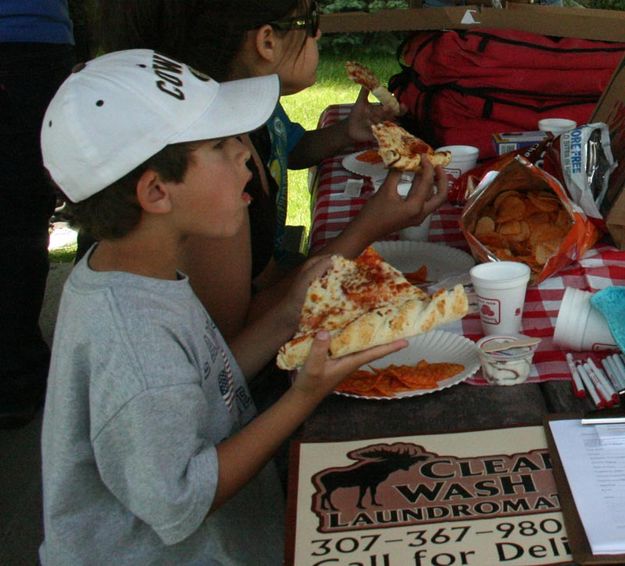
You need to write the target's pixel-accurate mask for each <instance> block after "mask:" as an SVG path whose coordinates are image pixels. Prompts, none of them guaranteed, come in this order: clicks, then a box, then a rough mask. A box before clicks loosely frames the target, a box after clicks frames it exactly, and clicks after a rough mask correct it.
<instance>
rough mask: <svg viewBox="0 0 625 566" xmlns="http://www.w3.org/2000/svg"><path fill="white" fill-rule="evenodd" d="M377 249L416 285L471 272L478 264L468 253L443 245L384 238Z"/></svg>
mask: <svg viewBox="0 0 625 566" xmlns="http://www.w3.org/2000/svg"><path fill="white" fill-rule="evenodd" d="M373 248H374V249H375V250H376V251H377V252H378V253H379V254H380V255H381V256H382V257H383V258H384V261H386V262H387V263H390V264H391V265H392V266H393V267H394V268H395V269H398V270H399V271H401V272H402V273H403V275H404V277H406V279H408V281H410V282H411V283H414V284H423V283H429V284H433V283H437V282H439V281H441V280H443V279H446V278H448V277H451V276H453V275H460V274H462V273H467V272H468V271H469V269H471V268H472V267H473V266H474V265H475V259H473V257H472V256H471V255H469V254H468V253H466V252H464V251H462V250H459V249H458V248H452V247H450V246H444V245H442V244H433V243H430V242H415V241H409V240H394V241H391V240H388V241H387V240H384V241H381V242H375V243H374V244H373Z"/></svg>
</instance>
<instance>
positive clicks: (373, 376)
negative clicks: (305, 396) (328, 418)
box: [335, 330, 480, 400]
mask: <svg viewBox="0 0 625 566" xmlns="http://www.w3.org/2000/svg"><path fill="white" fill-rule="evenodd" d="M408 342H409V345H408V347H407V348H404V349H403V350H400V351H399V352H394V353H392V354H389V355H388V356H385V357H384V358H380V359H379V360H375V361H374V362H371V363H370V364H367V366H363V367H361V368H360V369H359V370H358V371H356V372H355V373H353V374H352V375H350V376H348V377H347V378H346V379H345V380H344V381H343V382H342V383H341V384H340V385H339V386H338V387H337V389H336V390H335V393H336V394H338V395H345V396H347V397H357V398H359V399H370V400H382V399H403V398H405V397H414V396H416V395H426V394H428V393H434V392H436V391H441V390H442V389H447V388H448V387H452V386H454V385H458V384H459V383H462V382H463V381H465V380H466V379H468V378H469V377H471V376H472V375H473V374H474V373H475V372H476V371H477V370H478V368H479V367H480V358H479V354H478V348H477V346H476V345H475V343H474V342H472V341H471V340H469V339H468V338H465V337H464V336H458V335H457V334H452V333H451V332H444V331H442V330H433V331H432V332H428V333H426V334H421V335H418V336H413V337H411V338H409V339H408Z"/></svg>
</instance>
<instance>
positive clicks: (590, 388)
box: [576, 364, 605, 408]
mask: <svg viewBox="0 0 625 566" xmlns="http://www.w3.org/2000/svg"><path fill="white" fill-rule="evenodd" d="M576 369H577V372H578V374H579V376H580V377H581V378H582V381H583V383H584V387H585V388H586V391H587V392H588V395H590V398H591V399H592V401H593V403H594V404H595V407H597V408H602V407H605V402H604V401H603V400H602V399H600V398H599V395H598V394H597V391H596V389H595V386H594V385H593V382H592V380H591V379H590V376H589V375H588V373H586V370H585V369H584V368H583V366H582V365H581V364H579V365H578V366H577V367H576Z"/></svg>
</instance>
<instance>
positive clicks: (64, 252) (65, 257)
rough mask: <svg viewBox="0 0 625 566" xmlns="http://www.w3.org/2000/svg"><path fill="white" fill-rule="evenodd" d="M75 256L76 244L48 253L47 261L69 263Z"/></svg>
mask: <svg viewBox="0 0 625 566" xmlns="http://www.w3.org/2000/svg"><path fill="white" fill-rule="evenodd" d="M75 256H76V244H69V245H67V246H63V247H62V248H57V249H55V250H50V251H49V252H48V259H49V260H50V262H51V263H71V262H73V261H74V257H75Z"/></svg>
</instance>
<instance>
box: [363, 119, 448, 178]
mask: <svg viewBox="0 0 625 566" xmlns="http://www.w3.org/2000/svg"><path fill="white" fill-rule="evenodd" d="M371 131H372V132H373V135H374V136H375V139H376V140H378V145H379V149H378V153H379V154H380V157H381V158H382V161H383V162H384V165H385V166H386V167H388V168H393V169H400V170H401V171H415V172H419V171H421V169H422V166H421V156H422V155H426V156H427V158H428V160H429V161H430V163H432V165H434V166H436V165H441V166H443V167H445V166H446V165H449V163H450V161H451V152H449V151H434V150H433V149H432V148H431V147H430V146H429V145H428V144H427V143H425V142H424V141H423V140H420V139H419V138H417V137H415V136H413V135H412V134H411V133H409V132H407V131H406V130H404V128H402V127H401V126H399V125H398V124H396V123H395V122H390V121H385V122H381V123H379V124H373V125H372V126H371Z"/></svg>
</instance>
